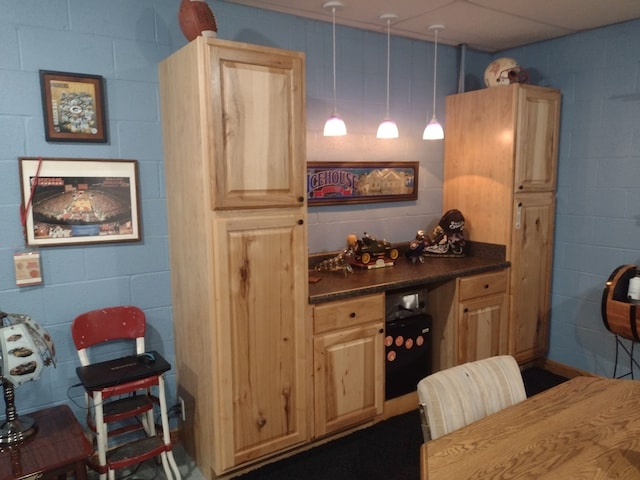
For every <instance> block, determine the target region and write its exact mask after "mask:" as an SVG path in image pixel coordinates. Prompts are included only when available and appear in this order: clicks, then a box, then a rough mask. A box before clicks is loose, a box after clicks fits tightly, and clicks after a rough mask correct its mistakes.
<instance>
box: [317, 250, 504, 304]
mask: <svg viewBox="0 0 640 480" xmlns="http://www.w3.org/2000/svg"><path fill="white" fill-rule="evenodd" d="M493 247H495V248H493ZM469 250H470V252H469V254H468V255H467V256H465V257H458V258H455V257H437V258H436V257H427V258H425V262H424V263H415V264H413V263H412V262H411V261H409V260H408V259H406V258H405V257H404V256H400V257H399V258H398V259H397V260H396V262H395V265H393V266H391V267H384V268H377V269H373V270H360V269H354V272H353V273H351V274H348V275H346V276H345V275H344V274H343V273H342V272H316V271H315V270H313V271H311V272H310V276H315V277H319V278H321V280H320V281H318V282H316V283H310V284H309V303H312V304H316V303H324V302H329V301H332V300H340V299H345V298H349V297H355V296H359V295H367V294H371V293H378V292H383V291H388V290H396V289H401V288H405V287H415V286H419V285H426V284H429V283H437V282H442V281H446V280H452V279H454V278H456V277H463V276H467V275H474V274H477V273H484V272H490V271H495V270H502V269H504V268H507V267H509V265H510V263H509V262H507V261H506V260H505V258H504V247H501V246H498V245H496V246H490V245H489V246H488V245H485V244H476V245H475V247H474V248H472V249H469Z"/></svg>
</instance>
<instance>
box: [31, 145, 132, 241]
mask: <svg viewBox="0 0 640 480" xmlns="http://www.w3.org/2000/svg"><path fill="white" fill-rule="evenodd" d="M19 162H20V188H21V191H22V213H23V215H22V217H23V224H24V227H25V236H26V243H27V245H32V246H41V247H46V246H59V245H80V244H93V243H107V242H135V241H139V240H140V238H141V236H140V219H139V203H140V202H139V199H138V163H137V162H136V161H135V160H84V159H70V158H27V157H21V158H19Z"/></svg>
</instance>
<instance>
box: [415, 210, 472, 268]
mask: <svg viewBox="0 0 640 480" xmlns="http://www.w3.org/2000/svg"><path fill="white" fill-rule="evenodd" d="M463 230H464V216H463V215H462V212H460V210H456V209H452V210H449V211H448V212H446V213H445V214H444V215H443V216H442V218H440V221H439V222H438V225H437V226H436V228H435V229H434V230H433V232H432V233H431V235H430V236H429V239H428V245H427V246H426V247H425V249H424V252H423V255H427V256H448V257H461V256H464V254H465V252H464V250H465V244H466V243H465V239H464V232H463Z"/></svg>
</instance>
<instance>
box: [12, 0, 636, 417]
mask: <svg viewBox="0 0 640 480" xmlns="http://www.w3.org/2000/svg"><path fill="white" fill-rule="evenodd" d="M209 4H210V5H211V7H212V9H213V10H214V12H215V14H216V16H217V18H218V23H219V32H218V34H219V36H220V37H221V38H224V39H230V40H236V41H243V42H250V43H257V44H262V45H270V46H276V47H281V48H287V49H293V50H300V51H304V52H305V53H306V56H307V72H306V73H307V152H308V160H310V161H320V160H329V161H353V160H380V161H419V162H420V184H419V198H418V200H417V201H416V202H398V203H386V204H372V205H360V206H344V207H314V208H312V209H310V211H309V251H310V252H320V251H335V250H339V249H341V248H343V246H344V239H345V236H346V235H347V234H348V233H357V234H361V233H362V232H363V231H368V232H371V233H374V234H376V235H378V236H380V237H386V238H387V239H389V240H390V241H392V242H404V241H407V240H409V239H410V238H412V237H413V235H414V233H415V231H416V230H417V229H419V228H431V227H433V225H434V224H435V222H436V221H437V220H438V219H439V217H440V215H441V213H442V212H441V210H442V201H441V194H442V157H443V149H442V142H424V141H423V140H422V139H421V135H422V130H423V128H424V125H425V124H426V122H427V120H428V119H430V117H431V114H432V105H431V101H432V87H433V85H432V75H433V71H432V66H433V44H432V43H429V42H419V41H414V40H409V39H405V38H401V37H397V36H393V37H392V43H391V65H392V73H391V100H390V105H391V108H390V111H391V117H392V118H394V120H395V121H396V122H397V124H398V126H399V128H400V138H399V139H397V140H391V141H381V140H376V139H375V131H376V128H377V124H378V123H379V122H380V121H381V120H382V117H383V116H384V113H385V91H386V89H385V80H386V71H385V68H386V58H385V52H386V37H385V32H384V26H383V25H381V29H380V32H379V33H378V32H364V31H361V30H357V29H353V28H346V27H340V26H339V27H338V28H337V44H338V47H337V72H338V73H337V75H338V76H337V85H338V95H337V96H338V111H339V112H340V114H341V115H342V116H343V118H344V119H345V121H346V122H347V127H348V129H349V135H348V136H347V137H344V138H341V139H327V138H324V137H323V136H322V126H323V124H324V121H325V119H326V117H327V116H328V115H329V114H330V113H331V109H332V104H333V93H332V71H331V53H332V52H331V50H332V47H331V24H330V17H329V16H328V18H327V22H319V21H312V20H305V19H302V18H298V17H294V16H290V15H282V14H277V13H273V12H267V11H263V10H259V9H254V8H249V7H242V6H238V5H234V4H229V3H226V2H222V1H212V0H211V1H210V2H209ZM178 5H179V0H136V1H135V2H132V1H125V0H112V1H109V2H103V1H99V0H47V1H44V0H23V1H21V2H15V1H12V0H0V145H2V148H1V149H0V225H2V236H1V237H0V309H1V310H4V311H7V312H17V313H26V314H29V315H31V316H32V317H33V318H34V319H36V320H37V321H39V322H41V323H42V324H43V325H44V326H45V327H46V328H47V329H48V330H49V331H50V333H51V334H52V336H53V339H54V341H55V343H56V347H57V358H58V365H57V368H56V369H51V368H50V369H46V370H45V371H44V373H43V376H42V378H41V380H40V381H38V382H34V383H30V384H26V385H23V386H21V387H19V388H18V389H17V390H16V398H17V405H18V408H19V411H20V412H23V411H24V412H26V411H30V410H34V409H38V408H43V407H46V406H50V405H54V404H60V403H68V404H70V405H71V407H72V408H73V409H74V411H75V412H76V414H77V415H78V416H79V417H82V416H83V413H82V407H81V404H82V395H81V391H80V389H78V388H70V387H71V386H72V385H74V384H76V383H77V378H76V376H75V368H76V366H77V365H78V361H77V356H76V352H75V349H74V347H73V344H72V341H71V336H70V331H69V328H70V323H71V320H72V319H73V318H74V317H75V316H76V315H77V314H79V313H81V312H83V311H86V310H91V309H94V308H100V307H103V306H107V305H117V304H135V305H138V306H140V307H142V308H143V309H144V310H145V312H146V314H147V318H148V322H149V333H148V336H147V342H148V346H149V348H150V349H155V350H158V351H159V352H161V353H162V354H163V355H164V356H166V357H167V359H168V360H169V361H170V362H172V363H174V361H175V355H174V346H173V317H172V310H171V290H170V273H169V270H168V268H169V267H168V249H167V226H166V208H165V202H166V198H165V190H164V177H163V175H164V167H163V158H162V156H163V153H162V132H161V128H160V112H159V99H158V84H157V83H158V76H157V66H158V63H159V62H160V61H161V60H162V59H164V58H165V57H167V56H168V55H170V54H171V53H173V52H174V51H176V50H178V49H179V48H180V47H181V46H183V45H184V44H185V43H186V40H185V39H184V37H183V35H182V33H181V32H180V29H179V27H178V24H177V20H176V15H177V10H178ZM638 32H640V22H638V21H636V22H629V23H626V24H621V25H617V26H613V27H608V28H604V29H599V30H596V31H592V32H587V33H583V34H579V35H574V36H570V37H566V38H562V39H556V40H553V41H549V42H543V43H539V44H536V45H532V46H528V47H523V48H519V49H514V50H512V51H508V52H500V54H498V55H489V54H487V53H483V52H474V51H468V52H467V55H466V58H467V63H466V76H467V85H468V86H469V88H478V86H479V85H480V79H481V78H482V74H483V71H484V67H485V66H486V64H488V63H489V61H490V60H491V59H492V58H493V57H496V56H501V55H502V54H505V55H509V56H513V57H514V58H516V59H517V60H518V61H519V62H520V63H521V64H522V65H524V66H527V67H529V68H530V69H531V70H532V71H534V73H535V75H532V78H534V80H535V81H536V83H540V84H546V85H551V86H554V87H559V88H561V89H562V91H563V113H562V115H563V117H562V128H561V138H560V150H561V151H560V173H559V184H560V185H559V193H558V209H557V227H556V248H555V263H554V282H553V311H552V318H553V321H552V336H551V352H550V357H551V358H552V359H554V360H557V361H560V362H563V363H567V364H569V365H572V366H575V367H578V368H583V369H585V370H589V371H592V372H595V373H600V374H605V375H606V374H610V371H611V369H612V359H613V340H612V336H611V335H609V334H608V333H607V332H606V331H604V328H603V327H602V323H601V321H600V319H599V296H600V293H601V288H602V285H603V284H604V281H605V280H606V277H607V276H608V274H609V273H610V271H611V270H612V269H613V268H615V266H617V265H619V264H623V263H636V262H637V261H638V251H639V249H638V246H637V243H638V239H640V235H639V233H640V228H639V227H638V217H639V212H638V206H639V205H640V202H639V201H638V200H640V199H639V198H638V197H639V191H640V190H639V189H638V187H637V184H638V181H639V180H640V175H639V173H640V172H639V169H640V167H639V166H638V165H640V162H639V160H640V159H639V158H638V157H639V155H638V153H637V152H638V146H639V143H640V121H639V119H640V113H639V107H640V100H639V99H638V96H639V95H640V94H639V92H640V85H639V82H640V81H639V78H638V76H639V72H638V69H639V65H640V61H639V60H640V56H639V55H640V54H639V53H638V52H637V49H636V48H635V45H638V40H640V39H639V38H638V35H639V33H638ZM40 69H44V70H55V71H68V72H77V73H88V74H95V75H102V76H103V77H104V78H105V82H106V101H107V115H108V120H109V123H108V129H109V142H108V143H106V144H82V143H48V142H46V141H45V138H44V127H43V115H42V104H41V97H40V85H39V77H38V70H40ZM457 77H458V50H457V49H456V48H454V47H451V46H446V45H440V46H439V51H438V82H437V103H436V111H437V114H438V118H439V120H440V121H441V122H442V123H443V124H444V125H445V131H446V115H445V112H444V97H445V96H446V95H449V94H453V93H455V92H456V91H457V84H458V79H457ZM634 93H635V94H636V96H635V97H633V94H634ZM624 95H629V96H627V97H625V96H624ZM20 156H42V157H45V158H49V157H52V158H110V159H135V160H138V162H139V170H140V178H139V181H140V198H141V219H142V231H143V240H142V242H140V243H128V244H102V245H92V246H68V247H46V248H41V249H40V253H41V257H42V270H43V279H44V282H43V284H42V285H40V286H32V287H22V288H18V287H16V285H15V275H14V270H13V260H12V258H13V253H14V252H15V251H16V249H21V248H24V241H23V235H22V227H21V225H20V216H19V205H20V187H19V183H18V179H19V173H18V160H17V159H18V157H20ZM168 396H169V403H170V404H172V403H174V402H175V372H172V373H171V374H170V375H169V377H168Z"/></svg>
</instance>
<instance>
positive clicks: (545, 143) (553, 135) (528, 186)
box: [514, 86, 560, 193]
mask: <svg viewBox="0 0 640 480" xmlns="http://www.w3.org/2000/svg"><path fill="white" fill-rule="evenodd" d="M559 119H560V92H559V91H558V90H553V89H547V88H539V87H531V86H520V89H519V90H518V110H517V131H516V158H515V176H514V189H515V192H516V193H518V192H540V191H552V190H555V188H556V170H557V157H558V134H559Z"/></svg>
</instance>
